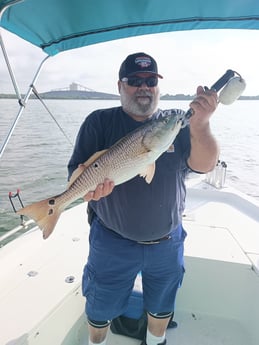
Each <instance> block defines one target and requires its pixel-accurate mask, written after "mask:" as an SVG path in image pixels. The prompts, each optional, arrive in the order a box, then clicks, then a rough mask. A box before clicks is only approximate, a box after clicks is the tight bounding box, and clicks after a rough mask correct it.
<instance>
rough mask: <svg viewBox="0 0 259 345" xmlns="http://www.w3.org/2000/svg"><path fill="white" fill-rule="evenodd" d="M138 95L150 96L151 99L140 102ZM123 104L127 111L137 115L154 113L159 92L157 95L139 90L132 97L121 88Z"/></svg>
mask: <svg viewBox="0 0 259 345" xmlns="http://www.w3.org/2000/svg"><path fill="white" fill-rule="evenodd" d="M138 95H146V96H148V97H149V101H147V102H146V103H142V102H139V101H138V99H137V96H138ZM120 96H121V104H122V107H123V109H124V111H125V112H126V113H129V114H134V115H136V116H150V115H152V114H153V113H154V112H155V111H156V109H157V105H158V101H159V92H158V93H157V94H156V95H153V94H151V93H150V92H139V93H137V94H135V95H134V96H133V97H132V98H130V97H129V96H128V95H127V94H126V93H125V92H124V91H123V90H121V95H120Z"/></svg>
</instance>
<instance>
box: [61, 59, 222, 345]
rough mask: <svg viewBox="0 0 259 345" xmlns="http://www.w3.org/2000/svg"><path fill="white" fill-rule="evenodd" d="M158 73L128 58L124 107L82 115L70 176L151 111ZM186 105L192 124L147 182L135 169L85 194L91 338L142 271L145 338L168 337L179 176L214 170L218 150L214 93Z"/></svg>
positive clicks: (177, 246) (178, 265)
mask: <svg viewBox="0 0 259 345" xmlns="http://www.w3.org/2000/svg"><path fill="white" fill-rule="evenodd" d="M159 78H162V76H161V75H160V74H159V73H158V70H157V64H156V62H155V60H154V59H153V58H152V57H151V56H149V55H147V54H145V53H136V54H132V55H129V56H128V57H127V58H126V59H125V61H124V62H123V63H122V65H121V67H120V71H119V81H118V89H119V93H120V96H121V105H122V106H121V107H115V108H111V109H103V110H97V111H95V112H93V113H92V114H90V115H89V116H88V117H87V118H86V120H85V122H84V123H83V124H82V126H81V128H80V131H79V133H78V137H77V141H76V145H75V149H74V152H73V155H72V157H71V159H70V162H69V165H68V168H69V175H70V176H71V174H72V172H73V170H74V169H75V168H77V166H78V165H79V164H80V163H83V162H85V161H86V160H87V159H88V158H89V157H90V156H91V155H92V154H93V153H95V152H96V151H100V150H103V149H107V148H109V147H110V146H111V145H112V144H113V143H115V142H116V141H117V140H118V139H120V138H121V137H123V136H124V135H126V134H127V133H128V132H130V131H132V130H134V129H135V128H137V127H139V126H141V125H142V124H143V123H144V122H145V121H150V119H151V118H152V116H155V114H156V113H157V111H158V108H157V106H158V101H159V95H160V92H159V87H158V79H159ZM190 106H191V108H192V110H193V116H192V117H191V119H190V125H189V126H187V127H185V128H183V129H181V131H180V133H179V134H178V136H177V138H176V140H175V142H174V144H173V146H172V147H171V148H170V150H168V151H167V152H165V153H164V154H162V156H161V157H159V159H158V160H157V161H156V172H155V176H154V178H153V180H152V182H151V183H150V184H147V183H146V182H145V180H144V179H143V178H141V177H139V176H137V177H135V178H133V179H131V180H130V181H127V182H125V183H123V184H121V185H118V186H116V187H114V184H113V181H110V180H108V179H106V180H105V181H104V182H103V183H102V184H100V185H98V186H97V188H96V190H95V191H91V192H89V193H88V194H87V195H86V196H85V200H86V201H89V208H90V210H91V221H90V223H91V230H90V237H89V241H90V251H89V257H88V262H87V264H86V266H85V270H84V276H83V293H84V295H85V296H86V299H87V303H86V314H87V317H88V323H89V338H90V339H89V344H90V345H93V344H99V345H105V344H106V335H107V331H108V329H109V324H110V322H111V320H112V319H113V318H115V317H117V316H119V315H121V314H122V313H123V312H124V311H125V309H126V307H127V302H128V298H129V296H130V293H131V290H132V287H133V284H134V280H135V277H136V275H137V273H138V272H139V271H141V272H142V282H143V298H144V307H145V310H146V311H147V317H148V328H147V334H146V339H144V340H143V342H142V345H145V344H147V345H158V344H166V338H165V331H166V328H167V324H168V321H169V320H170V317H171V315H172V313H173V311H174V302H175V296H176V291H177V289H178V287H179V285H180V283H181V281H182V279H183V272H184V267H183V242H184V238H185V236H186V233H185V231H184V229H183V228H182V225H181V215H182V212H183V209H184V200H185V186H184V178H185V176H186V174H187V173H188V171H189V170H190V169H191V170H194V171H198V172H202V173H205V172H208V171H210V170H212V169H213V168H214V166H215V165H216V162H217V160H218V154H219V149H218V145H217V142H216V140H215V139H214V137H213V136H212V134H211V131H210V125H209V119H210V116H211V115H212V113H213V112H214V111H215V109H216V107H217V95H216V93H215V92H213V91H209V90H206V91H205V90H204V89H203V88H202V87H201V86H199V87H198V88H197V96H196V97H195V99H194V100H193V101H192V102H191V104H190Z"/></svg>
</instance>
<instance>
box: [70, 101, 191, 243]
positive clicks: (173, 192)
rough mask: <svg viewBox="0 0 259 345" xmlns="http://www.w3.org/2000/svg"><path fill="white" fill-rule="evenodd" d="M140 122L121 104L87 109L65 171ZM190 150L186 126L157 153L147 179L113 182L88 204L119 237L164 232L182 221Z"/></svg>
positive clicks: (144, 236)
mask: <svg viewBox="0 0 259 345" xmlns="http://www.w3.org/2000/svg"><path fill="white" fill-rule="evenodd" d="M141 125H143V122H139V121H135V120H134V119H132V118H131V117H130V116H129V115H127V114H126V113H125V112H124V111H123V109H122V107H115V108H110V109H103V110H96V111H94V112H93V113H91V114H90V115H89V116H88V117H87V118H86V119H85V121H84V122H83V124H82V126H81V128H80V131H79V133H78V136H77V140H76V144H75V148H74V152H73V155H72V157H71V159H70V161H69V164H68V171H69V176H71V174H72V172H73V171H74V169H76V168H77V166H78V164H80V163H83V162H85V161H86V160H87V159H88V158H89V157H90V156H91V155H92V154H94V153H95V152H97V151H101V150H104V149H107V148H109V147H110V146H111V145H113V144H114V143H115V142H116V141H117V140H119V139H120V138H122V137H123V136H125V135H126V134H127V133H129V132H130V131H132V130H134V129H135V128H137V127H139V126H141ZM189 153H190V132H189V127H188V126H186V127H185V128H183V129H181V130H180V132H179V134H178V136H177V137H176V139H175V141H174V146H173V149H171V150H169V152H165V153H163V154H162V155H161V156H160V157H159V158H158V159H157V161H156V170H155V175H154V177H153V180H152V182H151V183H150V184H148V183H146V181H145V180H144V179H143V178H142V177H140V176H137V177H135V178H133V179H131V180H129V181H127V182H125V183H123V184H121V185H118V186H115V188H114V190H113V192H112V193H111V194H110V195H108V196H107V197H104V198H101V199H100V200H99V201H91V202H89V205H90V207H91V208H92V209H93V210H94V212H95V213H96V214H97V216H98V217H99V218H100V220H101V221H102V222H103V223H104V224H105V225H106V227H107V228H109V229H111V230H113V231H115V232H117V233H119V234H120V235H122V236H123V237H126V238H129V239H132V240H136V241H140V240H142V241H148V240H154V239H158V238H161V237H164V236H165V235H167V234H168V233H169V232H171V231H172V230H174V229H175V228H176V227H177V226H178V224H179V223H181V217H182V212H183V209H184V201H185V194H186V190H185V184H184V179H185V176H186V174H187V172H188V166H187V162H186V161H187V158H188V157H189Z"/></svg>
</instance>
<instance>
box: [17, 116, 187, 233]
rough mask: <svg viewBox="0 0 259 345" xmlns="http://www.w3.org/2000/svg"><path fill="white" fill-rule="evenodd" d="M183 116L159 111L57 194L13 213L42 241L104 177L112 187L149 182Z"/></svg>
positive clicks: (95, 157) (82, 168) (93, 158)
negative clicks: (29, 221) (133, 181)
mask: <svg viewBox="0 0 259 345" xmlns="http://www.w3.org/2000/svg"><path fill="white" fill-rule="evenodd" d="M183 122H184V116H183V113H182V112H178V113H177V112H176V111H174V110H164V111H162V110H160V111H158V113H157V115H156V116H154V117H153V118H152V119H151V120H149V121H147V122H145V123H144V124H143V125H141V126H140V127H138V128H137V129H135V130H133V131H131V132H130V133H128V134H127V135H125V136H124V137H122V138H121V139H120V140H118V141H117V142H116V143H115V144H113V145H112V146H111V147H110V148H108V149H106V150H102V151H99V152H96V153H95V154H93V155H92V156H91V157H90V158H89V159H88V160H87V161H86V162H85V163H83V164H80V165H79V167H78V168H77V169H76V170H75V171H74V172H73V174H72V176H71V178H70V181H69V184H68V186H67V188H66V190H65V191H64V192H62V193H61V194H58V195H55V196H52V197H49V198H47V199H44V200H41V201H38V202H35V203H32V204H31V205H28V206H25V207H23V208H21V209H20V210H18V211H17V213H18V214H19V215H24V216H27V217H29V218H32V219H33V220H34V221H35V222H36V223H37V225H38V227H39V228H40V229H41V230H42V232H43V239H46V238H48V237H49V236H50V234H51V233H52V232H53V230H54V228H55V226H56V224H57V221H58V219H59V217H60V215H61V213H62V212H63V210H64V209H65V208H66V207H67V206H69V205H70V204H71V203H72V202H74V201H75V200H77V199H79V198H83V197H84V196H85V195H86V194H87V193H88V192H89V191H94V190H95V189H96V187H97V185H98V184H100V183H103V181H104V180H105V179H106V178H108V179H110V180H112V181H113V182H114V185H115V186H116V185H119V184H121V183H124V182H126V181H128V180H130V179H132V178H134V177H136V176H138V175H139V176H141V177H143V178H144V179H145V181H146V182H147V183H151V181H152V179H153V176H154V174H155V161H156V160H157V159H158V157H159V156H160V155H161V154H162V153H164V152H165V151H166V150H167V149H169V147H170V146H171V145H172V143H173V142H174V140H175V138H176V136H177V135H178V133H179V131H180V129H181V127H182V126H183Z"/></svg>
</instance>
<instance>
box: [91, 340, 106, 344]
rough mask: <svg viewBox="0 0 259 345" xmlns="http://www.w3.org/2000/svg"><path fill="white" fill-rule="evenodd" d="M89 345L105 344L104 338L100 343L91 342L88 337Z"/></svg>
mask: <svg viewBox="0 0 259 345" xmlns="http://www.w3.org/2000/svg"><path fill="white" fill-rule="evenodd" d="M88 344H89V345H106V339H105V340H104V341H102V342H101V343H93V342H92V341H91V340H90V339H89V342H88Z"/></svg>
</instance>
